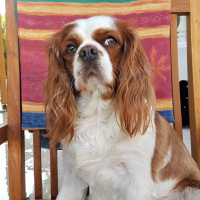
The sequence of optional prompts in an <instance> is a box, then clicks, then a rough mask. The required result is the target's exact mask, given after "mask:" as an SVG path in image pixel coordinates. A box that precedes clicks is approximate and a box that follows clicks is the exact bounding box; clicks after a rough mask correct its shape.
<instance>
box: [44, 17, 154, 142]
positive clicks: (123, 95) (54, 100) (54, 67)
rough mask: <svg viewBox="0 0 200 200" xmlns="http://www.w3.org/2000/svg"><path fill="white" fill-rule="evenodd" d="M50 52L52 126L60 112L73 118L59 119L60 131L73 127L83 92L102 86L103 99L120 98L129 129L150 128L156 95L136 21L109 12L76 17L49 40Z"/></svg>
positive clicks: (118, 110) (48, 100) (130, 131)
mask: <svg viewBox="0 0 200 200" xmlns="http://www.w3.org/2000/svg"><path fill="white" fill-rule="evenodd" d="M47 56H48V59H49V75H48V78H47V82H46V86H45V90H44V97H45V104H46V108H47V112H48V115H47V123H48V124H49V127H51V124H52V127H55V124H56V123H57V121H58V116H59V118H60V117H61V118H63V122H64V121H70V122H69V124H68V125H63V124H62V126H60V125H61V124H59V131H60V132H63V130H62V129H66V130H67V131H68V132H73V131H72V130H73V121H74V120H75V118H76V96H77V94H79V95H91V94H92V93H93V92H94V91H96V90H98V92H99V93H100V98H102V99H103V100H108V99H114V101H115V111H116V113H117V114H118V115H119V119H120V122H121V128H122V130H123V131H124V132H126V133H127V134H129V135H133V134H134V133H135V132H136V131H138V130H140V129H141V126H142V127H143V129H144V130H145V129H146V128H147V125H148V122H149V120H148V118H149V119H150V117H149V114H148V113H149V110H150V108H151V107H152V105H153V101H154V97H153V96H154V95H153V89H152V86H151V76H150V75H151V71H150V67H149V65H148V61H147V58H146V55H145V53H144V50H143V48H142V46H141V44H140V42H139V40H138V37H137V34H136V33H135V31H134V30H133V28H132V26H131V25H130V23H127V22H122V21H118V20H116V19H114V18H111V17H108V16H96V17H91V18H88V19H81V20H76V21H74V22H72V23H70V24H68V25H66V26H65V27H64V28H63V29H62V30H61V31H59V32H58V33H56V34H55V35H53V36H52V37H51V38H50V39H49V40H48V44H47ZM58 107H59V109H58ZM130 109H132V110H131V111H130ZM68 118H69V119H70V120H68ZM55 121H56V123H55ZM144 121H147V124H145V122H144ZM133 123H136V124H137V125H135V128H133V125H132V124H133ZM142 123H143V124H142ZM55 128H56V127H55ZM56 129H57V128H56ZM69 129H70V130H69ZM54 132H57V131H55V130H54ZM72 135H73V133H72ZM61 138H63V136H61V137H60V138H57V139H56V140H58V139H61Z"/></svg>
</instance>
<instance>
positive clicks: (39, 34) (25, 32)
mask: <svg viewBox="0 0 200 200" xmlns="http://www.w3.org/2000/svg"><path fill="white" fill-rule="evenodd" d="M57 31H59V30H34V29H24V28H19V29H18V32H19V37H20V38H23V39H27V40H45V39H47V38H49V37H50V36H51V35H53V34H54V33H56V32H57Z"/></svg>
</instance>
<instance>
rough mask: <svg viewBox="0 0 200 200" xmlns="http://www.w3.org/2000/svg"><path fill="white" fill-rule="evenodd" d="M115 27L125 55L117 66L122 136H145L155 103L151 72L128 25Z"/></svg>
mask: <svg viewBox="0 0 200 200" xmlns="http://www.w3.org/2000/svg"><path fill="white" fill-rule="evenodd" d="M117 26H118V28H119V30H120V31H121V34H122V36H123V39H124V53H123V56H122V58H121V62H120V65H119V80H118V81H119V85H118V88H117V91H116V102H115V111H116V113H117V114H118V116H119V120H120V125H121V129H122V130H123V131H124V132H125V133H127V134H129V135H130V136H133V135H136V134H137V133H141V134H144V133H145V131H146V130H147V128H148V126H149V123H150V121H151V118H152V113H153V112H152V111H153V108H154V103H155V94H154V90H153V87H152V83H151V68H150V66H149V63H148V60H147V57H146V54H145V52H144V49H143V47H142V45H141V43H140V41H139V39H138V36H137V34H136V33H135V32H134V30H133V28H132V26H131V25H130V24H129V23H127V22H118V23H117Z"/></svg>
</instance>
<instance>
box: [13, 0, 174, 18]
mask: <svg viewBox="0 0 200 200" xmlns="http://www.w3.org/2000/svg"><path fill="white" fill-rule="evenodd" d="M77 5H78V4H76V3H62V4H60V5H59V4H56V6H55V5H53V6H52V5H51V4H49V3H46V4H45V5H44V3H42V4H40V3H34V5H31V6H29V5H28V4H27V3H18V5H17V9H18V12H19V13H24V14H28V15H66V16H69V15H102V14H103V15H116V14H123V15H125V14H130V13H133V12H134V13H139V12H156V11H163V10H170V6H171V5H170V4H169V3H159V4H157V3H148V4H146V5H138V6H135V5H134V2H132V3H125V4H123V3H122V4H117V5H118V6H114V4H109V3H106V4H102V5H100V4H90V5H89V6H85V4H80V5H79V6H77Z"/></svg>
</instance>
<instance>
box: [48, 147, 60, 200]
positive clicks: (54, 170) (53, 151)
mask: <svg viewBox="0 0 200 200" xmlns="http://www.w3.org/2000/svg"><path fill="white" fill-rule="evenodd" d="M50 170H51V199H56V197H57V195H58V164H57V147H56V146H53V147H51V148H50Z"/></svg>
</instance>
